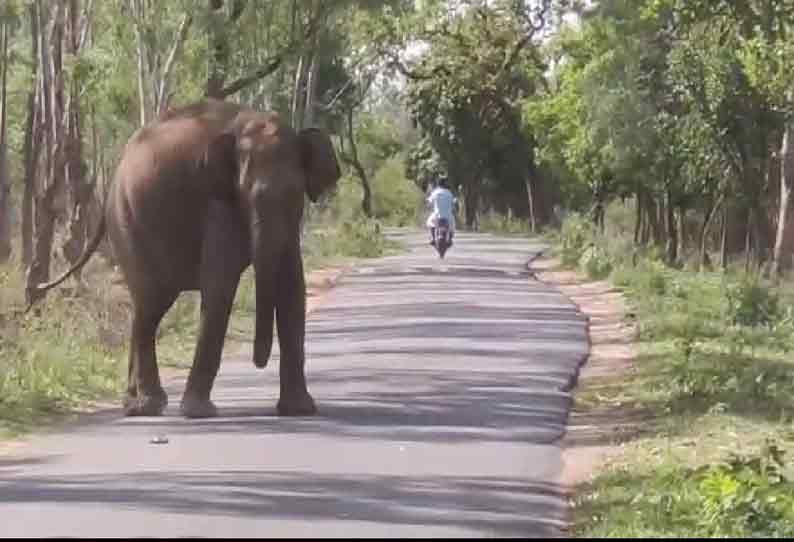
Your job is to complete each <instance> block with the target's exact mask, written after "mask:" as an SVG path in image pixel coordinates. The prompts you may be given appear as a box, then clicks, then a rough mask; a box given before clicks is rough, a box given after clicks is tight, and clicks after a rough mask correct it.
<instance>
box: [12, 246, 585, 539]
mask: <svg viewBox="0 0 794 542" xmlns="http://www.w3.org/2000/svg"><path fill="white" fill-rule="evenodd" d="M395 235H397V236H398V237H400V238H401V239H402V240H403V241H404V242H406V243H407V245H408V246H409V247H410V251H409V252H408V253H407V254H402V255H399V256H393V257H387V258H383V259H379V260H373V261H370V262H367V263H365V264H362V266H360V267H358V268H357V269H355V270H353V271H351V272H350V273H349V274H347V275H346V276H344V277H343V278H342V279H341V280H340V282H339V285H338V286H337V287H336V288H335V289H333V290H332V291H331V292H330V294H329V295H328V297H327V298H326V300H325V302H324V303H323V304H322V305H321V306H320V307H319V308H318V309H317V310H316V311H315V312H314V313H313V314H312V315H311V316H310V318H309V321H308V327H307V345H306V348H307V360H308V361H307V378H308V383H309V391H310V392H311V393H312V395H313V396H314V398H315V401H316V402H317V406H318V409H319V413H318V415H317V416H315V417H311V418H279V417H277V416H276V415H275V404H276V400H277V399H278V369H277V368H278V361H277V359H273V360H271V362H270V364H269V365H268V367H267V368H266V369H264V370H261V371H260V370H256V369H255V368H254V366H253V364H252V362H251V357H250V353H243V354H242V355H240V356H239V357H233V358H228V359H225V360H224V362H223V364H222V367H221V373H220V375H219V377H218V380H217V381H216V385H215V389H214V391H213V399H214V400H215V401H216V403H217V405H218V407H219V409H220V413H221V416H220V417H218V418H215V419H211V420H196V421H189V420H183V419H182V418H180V417H179V416H178V414H177V409H178V404H179V399H180V397H181V393H182V389H183V382H182V381H179V382H176V383H175V384H173V385H171V386H170V387H169V395H170V403H171V404H170V406H169V408H168V410H167V412H166V415H165V416H163V417H160V418H123V417H121V415H120V410H119V409H116V410H113V411H109V412H102V413H99V414H95V415H91V416H88V417H87V418H85V419H83V420H81V421H80V422H79V423H77V424H72V425H71V426H69V427H66V428H64V429H62V430H59V431H58V432H56V433H51V434H47V435H42V436H35V437H31V438H29V439H27V440H26V444H25V445H23V446H22V447H20V448H18V449H16V451H14V452H13V453H12V454H11V455H8V454H6V455H5V456H0V536H3V537H12V536H13V537H17V536H19V537H51V536H59V537H60V536H73V537H154V536H156V537H175V536H190V537H206V536H210V537H266V538H268V537H349V538H358V537H370V536H371V537H376V538H383V537H518V536H521V537H525V536H529V537H532V536H544V537H545V536H554V535H555V534H559V533H560V530H561V529H562V528H564V526H565V522H566V517H567V504H566V498H565V496H564V494H563V492H562V490H561V487H560V485H559V475H560V471H561V468H562V458H561V450H560V447H559V445H558V440H559V439H560V437H561V436H562V435H563V434H564V431H565V424H566V420H567V417H568V411H569V408H570V406H571V395H570V393H569V390H570V388H571V386H572V385H573V383H574V382H575V378H576V375H577V373H578V370H579V366H580V365H581V363H582V362H583V361H584V359H585V357H586V354H587V351H588V346H587V331H586V320H585V318H584V317H583V316H582V315H581V314H580V313H579V312H578V311H577V310H576V307H575V306H574V305H573V304H572V303H571V302H570V301H569V300H567V299H566V298H565V297H564V296H562V295H561V294H559V293H557V292H556V291H553V290H551V289H549V288H548V287H547V286H544V285H542V284H540V283H538V282H536V281H535V280H533V278H532V276H531V275H530V273H529V272H528V271H527V266H526V264H527V262H528V261H529V260H530V259H531V258H532V257H533V256H534V255H536V254H537V253H538V251H539V250H540V249H541V248H542V246H541V245H539V244H537V243H534V242H532V241H529V240H527V239H525V238H524V239H521V238H505V237H495V236H490V235H478V234H465V233H460V234H458V236H457V238H456V244H455V246H454V247H453V248H452V249H451V250H450V251H449V253H448V254H447V258H446V259H445V260H443V261H442V260H439V259H438V257H437V256H436V255H435V252H434V251H433V250H432V247H430V246H429V245H428V244H427V241H426V238H425V236H424V234H412V233H404V232H403V233H400V232H396V233H395ZM156 436H164V437H165V438H166V439H167V443H161V444H153V443H152V442H151V440H152V438H153V437H156Z"/></svg>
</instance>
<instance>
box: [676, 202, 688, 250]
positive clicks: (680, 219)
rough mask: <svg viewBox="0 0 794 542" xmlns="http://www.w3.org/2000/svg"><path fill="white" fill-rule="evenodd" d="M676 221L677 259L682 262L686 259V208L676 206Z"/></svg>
mask: <svg viewBox="0 0 794 542" xmlns="http://www.w3.org/2000/svg"><path fill="white" fill-rule="evenodd" d="M676 221H677V223H678V227H677V229H678V249H677V253H678V258H679V259H680V260H681V261H684V260H685V258H686V236H687V227H686V207H684V206H683V205H679V206H678V213H677V214H676Z"/></svg>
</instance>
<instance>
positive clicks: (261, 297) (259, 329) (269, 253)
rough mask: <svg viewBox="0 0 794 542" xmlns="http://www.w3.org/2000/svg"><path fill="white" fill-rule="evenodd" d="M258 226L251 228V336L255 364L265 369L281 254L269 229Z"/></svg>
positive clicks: (271, 333)
mask: <svg viewBox="0 0 794 542" xmlns="http://www.w3.org/2000/svg"><path fill="white" fill-rule="evenodd" d="M263 226H264V225H263V224H261V223H259V224H257V225H255V226H254V228H253V232H252V240H253V264H254V274H255V277H256V331H255V334H254V365H255V366H256V367H258V368H260V369H261V368H263V367H265V366H267V362H268V359H269V358H270V351H271V349H272V347H273V318H274V311H275V306H276V295H277V294H276V289H277V287H278V285H277V284H276V282H277V280H278V269H279V265H280V263H281V259H282V258H281V256H282V254H281V253H282V251H281V250H280V248H281V247H280V246H279V245H280V243H278V241H277V240H275V239H274V238H273V237H272V235H271V234H272V232H269V231H268V230H270V228H268V227H267V226H264V227H263Z"/></svg>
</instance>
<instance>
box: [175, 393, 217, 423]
mask: <svg viewBox="0 0 794 542" xmlns="http://www.w3.org/2000/svg"><path fill="white" fill-rule="evenodd" d="M179 410H180V411H181V412H182V416H184V417H185V418H214V417H215V416H217V415H218V407H216V406H215V403H213V402H212V401H210V400H209V399H199V398H198V397H196V396H194V395H185V396H184V397H182V403H181V404H180V405H179Z"/></svg>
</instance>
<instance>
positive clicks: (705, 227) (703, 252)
mask: <svg viewBox="0 0 794 542" xmlns="http://www.w3.org/2000/svg"><path fill="white" fill-rule="evenodd" d="M720 205H722V197H720V198H719V199H718V200H717V201H716V203H714V205H711V206H710V207H708V208H707V209H706V214H705V216H704V217H703V223H702V224H701V226H700V233H699V242H698V246H699V247H700V258H699V259H700V269H701V271H702V270H704V269H706V268H707V267H710V266H711V259H710V258H709V252H708V233H709V229H710V228H711V224H712V222H713V221H714V217H715V216H717V211H718V210H719V208H720Z"/></svg>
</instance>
